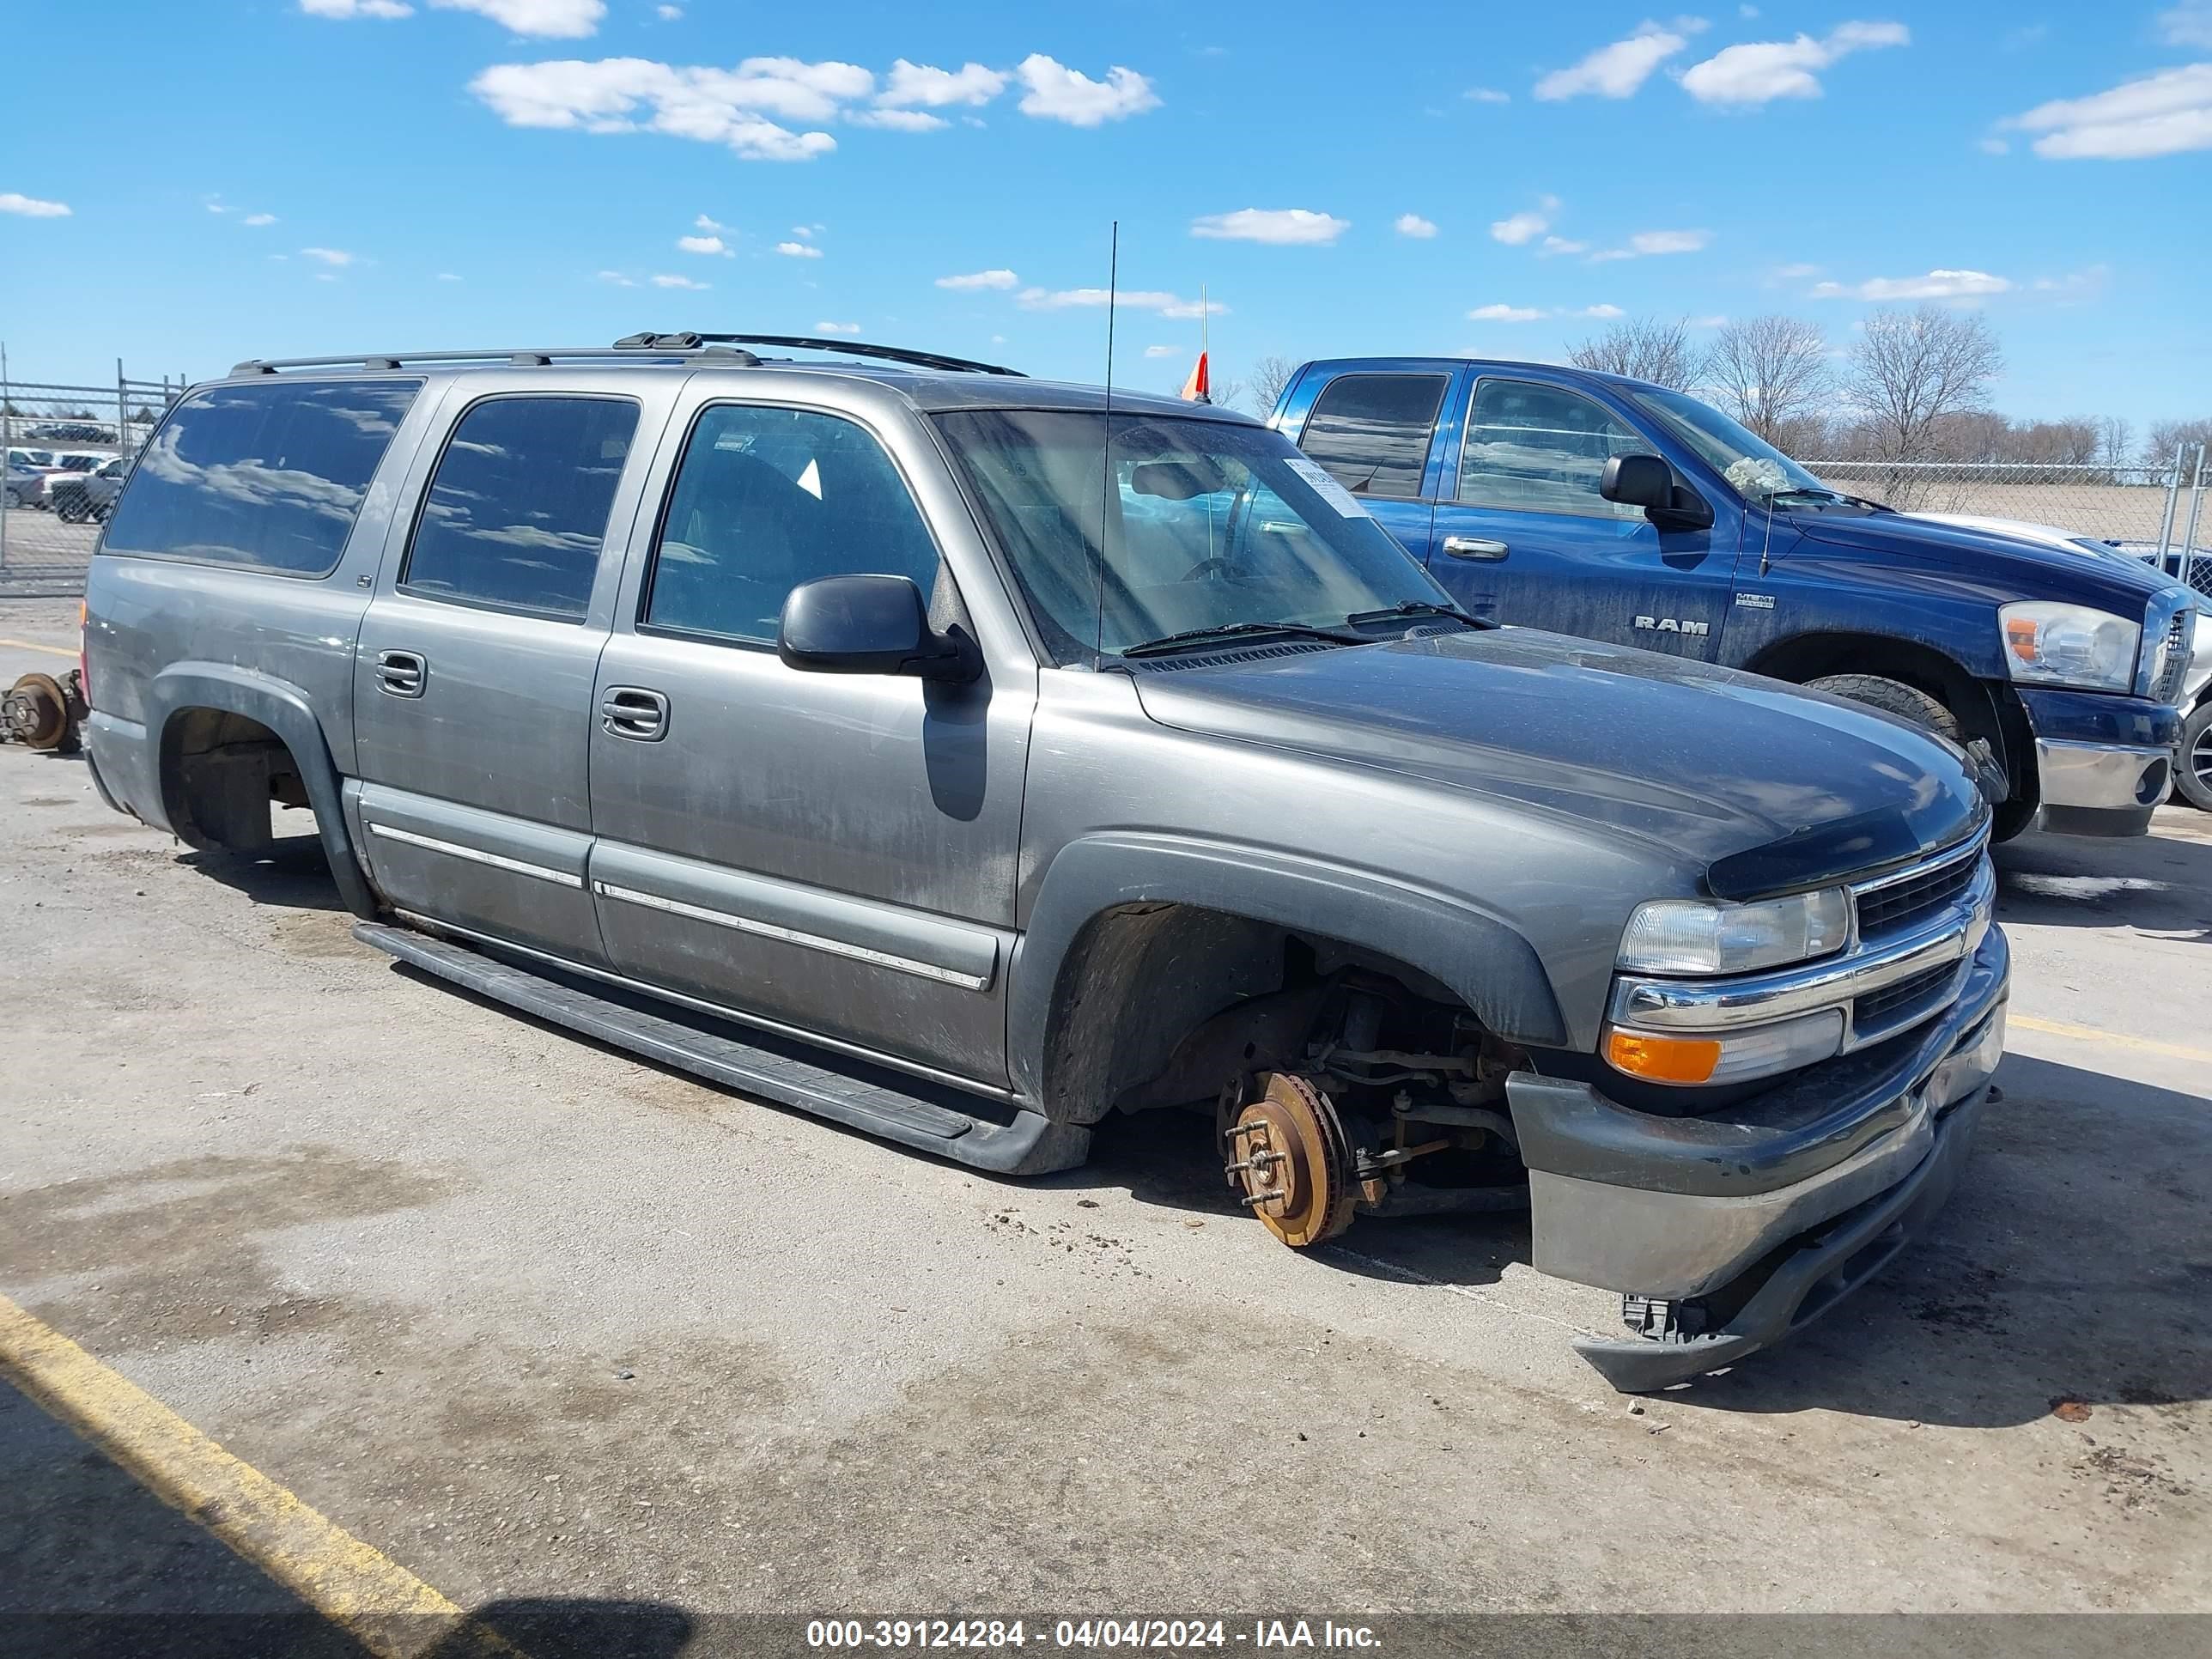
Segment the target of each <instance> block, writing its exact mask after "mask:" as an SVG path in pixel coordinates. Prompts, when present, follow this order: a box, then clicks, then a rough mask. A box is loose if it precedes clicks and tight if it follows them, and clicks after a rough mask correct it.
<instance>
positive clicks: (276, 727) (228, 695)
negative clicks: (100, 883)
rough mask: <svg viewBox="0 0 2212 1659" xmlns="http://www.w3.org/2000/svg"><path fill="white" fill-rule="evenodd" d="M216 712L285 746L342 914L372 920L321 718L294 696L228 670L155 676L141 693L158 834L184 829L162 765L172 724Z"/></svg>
mask: <svg viewBox="0 0 2212 1659" xmlns="http://www.w3.org/2000/svg"><path fill="white" fill-rule="evenodd" d="M191 708H214V709H219V710H221V711H222V712H223V713H225V714H242V715H244V716H245V717H246V719H247V720H258V721H259V722H260V723H261V724H262V725H264V726H267V727H268V728H269V729H270V731H271V732H275V733H276V735H277V736H278V737H279V738H283V741H284V746H285V748H287V749H288V750H290V751H291V754H292V761H293V764H294V765H295V766H296V767H297V768H298V769H299V773H300V781H301V785H302V786H303V787H305V788H306V790H307V802H308V805H311V806H312V807H313V809H314V813H315V829H316V831H317V833H318V834H319V835H320V836H321V837H322V842H323V853H324V855H325V857H326V858H327V859H328V860H329V861H330V866H331V876H332V878H334V879H335V880H336V881H337V887H338V896H339V897H341V898H343V900H344V901H345V905H346V908H347V909H349V910H350V911H352V912H353V913H354V915H357V916H360V917H362V919H364V920H366V921H374V920H376V917H377V914H378V911H377V904H376V896H375V894H374V892H372V891H371V890H370V888H369V885H368V878H367V877H366V876H365V875H363V873H362V867H361V865H360V863H359V861H358V860H356V858H355V856H354V848H353V837H352V836H351V834H350V833H349V831H348V830H347V829H346V819H345V809H344V805H343V802H342V800H341V799H340V796H339V793H338V770H337V763H335V762H334V761H332V760H331V745H330V740H329V738H327V737H326V736H325V733H324V731H323V723H322V720H321V718H320V717H319V715H317V714H316V713H315V710H314V708H313V705H312V704H310V703H309V702H308V701H307V696H306V695H305V694H304V693H303V692H301V690H300V689H299V688H298V687H297V686H295V685H292V684H289V683H288V682H286V681H283V680H279V679H272V678H270V677H269V676H268V675H265V674H257V673H254V672H253V671H252V670H250V669H245V668H240V667H237V666H234V665H232V664H229V663H219V662H180V663H175V664H173V665H170V666H169V667H167V668H165V669H163V670H162V671H161V672H160V673H158V674H156V675H155V677H154V678H153V681H152V683H151V684H149V686H148V688H147V692H146V716H147V718H146V736H147V742H148V744H149V747H150V748H151V749H152V750H153V757H154V761H155V766H156V768H157V774H156V775H157V776H158V777H159V778H160V780H161V813H162V817H163V819H164V821H165V822H164V826H163V827H165V828H167V829H170V830H172V831H174V829H175V827H176V825H177V824H178V823H180V822H182V815H181V813H180V812H179V802H178V800H177V799H176V797H175V794H174V793H173V792H174V790H175V787H176V785H175V781H174V778H173V775H172V769H171V768H169V767H167V765H164V764H162V762H163V760H164V759H165V750H166V748H167V742H168V730H169V724H170V722H171V721H172V720H174V719H175V718H176V716H177V715H179V714H182V713H183V712H184V711H185V710H186V709H191Z"/></svg>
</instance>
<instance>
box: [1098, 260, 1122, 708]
mask: <svg viewBox="0 0 2212 1659" xmlns="http://www.w3.org/2000/svg"><path fill="white" fill-rule="evenodd" d="M1120 288H1121V221H1120V220H1119V219H1116V220H1115V221H1114V228H1113V234H1112V237H1111V239H1110V240H1109V242H1108V244H1107V252H1106V415H1105V427H1106V441H1105V443H1104V444H1103V446H1102V447H1101V452H1100V453H1102V454H1103V457H1104V459H1103V461H1102V462H1101V463H1100V465H1099V469H1098V470H1099V479H1098V586H1097V617H1096V620H1095V626H1096V631H1095V632H1094V633H1093V634H1092V635H1091V668H1092V670H1093V671H1095V672H1098V673H1103V672H1105V671H1106V533H1107V526H1109V525H1110V524H1111V523H1112V522H1113V517H1112V513H1111V511H1110V509H1111V508H1112V507H1113V505H1114V309H1115V303H1116V300H1117V297H1118V293H1119V290H1120Z"/></svg>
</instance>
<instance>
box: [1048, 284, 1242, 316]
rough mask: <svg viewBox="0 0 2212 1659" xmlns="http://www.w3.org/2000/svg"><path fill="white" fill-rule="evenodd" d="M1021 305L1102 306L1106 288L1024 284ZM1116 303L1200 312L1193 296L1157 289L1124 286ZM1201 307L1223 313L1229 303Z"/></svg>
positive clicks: (1174, 313)
mask: <svg viewBox="0 0 2212 1659" xmlns="http://www.w3.org/2000/svg"><path fill="white" fill-rule="evenodd" d="M1019 298H1020V302H1021V304H1022V306H1023V307H1024V308H1025V309H1027V310H1030V311H1065V310H1066V309H1067V308H1068V307H1071V306H1103V305H1104V304H1105V303H1106V301H1107V292H1106V290H1105V289H1103V288H1063V289H1042V288H1025V289H1023V290H1022V292H1021V295H1020V296H1019ZM1113 299H1114V303H1115V305H1117V306H1126V307H1128V308H1129V309H1130V310H1132V311H1157V312H1158V313H1159V314H1160V315H1161V316H1163V317H1172V318H1176V319H1184V318H1192V317H1196V316H1198V315H1199V314H1200V305H1199V302H1198V301H1195V300H1186V299H1184V298H1183V297H1182V295H1176V294H1169V293H1165V292H1164V291H1162V290H1160V289H1122V290H1121V292H1120V293H1119V294H1116V295H1114V296H1113ZM1204 310H1205V311H1206V313H1208V314H1210V315H1212V316H1215V317H1226V316H1227V315H1228V314H1229V307H1227V306H1225V305H1224V304H1222V303H1221V301H1218V300H1215V301H1211V302H1210V303H1208V304H1207V305H1206V307H1204Z"/></svg>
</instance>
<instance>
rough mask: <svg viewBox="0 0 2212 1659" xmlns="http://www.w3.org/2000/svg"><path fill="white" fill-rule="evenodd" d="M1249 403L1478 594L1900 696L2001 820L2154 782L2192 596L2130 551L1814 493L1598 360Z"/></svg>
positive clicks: (1784, 460)
mask: <svg viewBox="0 0 2212 1659" xmlns="http://www.w3.org/2000/svg"><path fill="white" fill-rule="evenodd" d="M1270 423H1271V424H1272V425H1273V426H1274V427H1275V428H1277V429H1278V430H1279V431H1280V432H1282V433H1283V434H1284V435H1286V436H1287V437H1289V438H1290V439H1291V441H1293V442H1295V443H1296V444H1297V445H1298V447H1300V448H1302V449H1304V451H1305V452H1306V453H1307V455H1308V456H1310V458H1311V459H1314V460H1315V461H1317V462H1319V463H1320V464H1321V465H1322V466H1323V467H1325V468H1326V469H1328V471H1329V472H1330V473H1331V474H1332V475H1334V477H1335V478H1336V480H1337V482H1338V483H1341V484H1342V485H1343V486H1344V487H1345V489H1347V490H1350V491H1351V492H1352V494H1353V495H1357V496H1358V498H1359V500H1360V501H1361V502H1362V503H1363V504H1364V506H1365V507H1367V509H1368V510H1369V511H1370V513H1373V514H1374V516H1375V517H1376V519H1377V520H1380V521H1381V522H1382V524H1383V526H1384V527H1385V528H1386V529H1388V530H1389V532H1391V534H1393V535H1394V536H1395V537H1396V538H1398V540H1399V541H1400V542H1401V543H1402V544H1404V545H1405V547H1406V548H1407V550H1408V551H1409V552H1411V553H1412V554H1413V556H1414V557H1415V558H1416V559H1418V560H1419V561H1421V562H1423V563H1424V564H1425V565H1426V566H1427V568H1428V569H1429V572H1430V574H1431V575H1433V576H1435V577H1436V578H1437V580H1439V581H1440V582H1442V583H1443V585H1444V586H1445V587H1446V588H1448V589H1449V591H1450V592H1451V595H1452V597H1453V598H1454V599H1457V600H1458V601H1459V602H1460V603H1461V604H1462V605H1464V606H1466V607H1467V609H1468V610H1469V611H1473V612H1474V613H1475V614H1476V615H1477V616H1480V617H1485V618H1492V619H1495V620H1497V621H1499V622H1504V623H1521V624H1524V625H1527V626H1529V627H1534V628H1543V629H1552V630H1554V631H1556V632H1559V633H1562V634H1572V635H1582V636H1583V637H1585V638H1589V639H1595V640H1607V641H1616V642H1618V643H1620V644H1624V645H1637V646H1642V647H1645V648H1646V649H1650V650H1656V651H1664V652H1670V653H1674V654H1676V655H1680V656H1684V657H1693V658H1697V659H1700V660H1702V661H1705V662H1712V663H1720V664H1723V665H1727V666H1729V667H1732V668H1743V669H1748V670H1750V671H1753V672H1754V673H1759V674H1766V675H1771V676H1772V677H1774V678H1778V679H1783V680H1789V681H1791V682H1793V683H1795V684H1800V685H1804V686H1808V687H1810V688H1812V689H1813V690H1820V691H1826V692H1829V693H1832V694H1833V695H1835V696H1844V697H1850V698H1852V699H1855V700H1856V701H1857V702H1863V703H1869V704H1871V705H1873V706H1874V707H1875V708H1881V709H1883V710H1885V711H1887V712H1888V713H1890V714H1896V715H1899V716H1902V717H1904V718H1905V719H1908V720H1913V721H1916V722H1917V723H1918V724H1920V725H1923V726H1927V727H1929V728H1930V729H1932V730H1934V731H1935V732H1938V733H1939V734H1940V735H1942V736H1943V737H1945V738H1949V739H1950V740H1951V741H1953V742H1954V743H1956V744H1960V746H1961V747H1965V748H1967V749H1969V750H1972V751H1973V752H1974V753H1975V754H1976V755H1977V756H1978V757H1979V758H1980V759H1981V760H1982V762H1983V777H1984V789H1985V790H1986V791H1987V793H1989V794H1990V797H1991V799H1992V800H1993V801H1994V802H1995V804H1996V834H1997V836H1998V837H1999V838H2001V839H2002V838H2003V837H2006V836H2015V835H2018V834H2019V833H2020V832H2021V831H2022V830H2023V829H2027V828H2028V827H2029V826H2030V825H2032V824H2037V825H2040V827H2042V828H2044V829H2051V830H2057V831H2061V832H2063V833H2067V834H2072V835H2090V836H2133V835H2141V834H2142V833H2143V832H2144V830H2146V829H2148V827H2149V823H2150V817H2151V812H2152V810H2153V808H2154V806H2155V805H2157V804H2158V803H2159V802H2160V801H2162V800H2164V799H2166V791H2167V788H2168V787H2169V785H2170V782H2171V779H2172V747H2173V743H2174V739H2175V734H2176V732H2177V729H2178V724H2179V716H2178V714H2177V713H2176V710H2175V707H2174V705H2175V703H2176V702H2177V701H2178V700H2179V696H2180V694H2181V689H2182V684H2183V681H2184V679H2185V677H2186V676H2187V673H2188V670H2189V658H2190V641H2191V632H2192V616H2193V610H2194V607H2195V606H2196V605H2197V604H2199V603H2201V600H2200V599H2199V596H2198V595H2197V594H2195V593H2192V592H2191V591H2190V590H2189V589H2188V588H2187V587H2185V586H2182V585H2181V584H2180V583H2179V582H2175V581H2172V580H2168V579H2167V578H2166V577H2164V576H2163V575H2161V574H2160V573H2158V572H2157V571H2155V570H2153V569H2150V568H2142V569H2133V568H2129V567H2128V566H2127V565H2126V564H2124V563H2122V562H2118V561H2117V560H2113V561H2094V560H2087V559H2081V558H2077V557H2072V556H2068V555H2067V554H2065V553H2064V552H2062V551H2057V550H2052V549H2050V548H2047V547H2042V546H2039V545H2037V544H2033V543H2031V542H2027V541H2024V540H2015V538H2010V537H2007V536H2002V535H1994V534H1990V533H1989V532H1983V531H1976V530H1967V529H1961V528H1959V527H1956V526H1947V525H1942V524H1937V523H1933V522H1930V521H1929V520H1923V519H1917V518H1912V517H1909V516H1907V515H1905V514H1902V513H1893V512H1891V511H1890V510H1889V509H1888V508H1887V507H1881V506H1879V505H1877V504H1875V503H1874V502H1871V501H1862V500H1859V499H1857V498H1855V497H1852V496H1849V495H1841V494H1838V492H1836V491H1834V490H1832V489H1828V488H1827V487H1826V486H1825V485H1823V484H1822V483H1820V480H1819V479H1817V478H1815V477H1813V475H1812V474H1811V473H1809V472H1808V471H1806V470H1805V469H1804V468H1803V467H1802V466H1800V465H1797V463H1796V462H1795V461H1793V460H1791V459H1790V458H1789V457H1788V456H1786V455H1784V454H1783V453H1781V452H1780V451H1779V450H1778V449H1776V448H1774V447H1772V446H1771V445H1770V444H1768V443H1765V441H1762V440H1760V439H1759V438H1758V437H1756V436H1754V435H1753V434H1752V433H1750V432H1749V431H1747V430H1746V429H1745V428H1743V427H1741V425H1739V424H1737V422H1735V421H1733V420H1730V419H1729V417H1728V416H1725V415H1723V414H1722V413H1721V412H1720V411H1719V410H1716V409H1714V408H1712V407H1711V406H1710V405H1709V404H1704V403H1701V402H1699V400H1698V399H1697V398H1692V397H1691V396H1689V395H1687V394H1686V393H1684V392H1674V391H1669V390H1668V389H1667V388H1666V387H1663V386H1653V385H1650V384H1648V383H1646V382H1644V381H1640V380H1628V379H1626V378H1623V377H1622V376H1620V375H1615V374H1595V373H1592V372H1590V371H1588V370H1583V369H1577V368H1562V367H1559V366H1557V365H1553V364H1540V363H1507V362H1468V361H1467V360H1464V359H1460V358H1413V357H1370V358H1358V359H1337V360H1334V361H1330V362H1312V363H1308V364H1306V365H1305V366H1304V368H1301V369H1300V370H1299V371H1298V372H1297V374H1296V375H1295V376H1293V377H1292V379H1291V383H1290V385H1289V386H1287V387H1285V390H1284V392H1283V397H1282V401H1281V402H1280V403H1279V404H1278V405H1277V406H1276V409H1275V411H1274V415H1273V419H1272V421H1271V422H1270ZM1984 744H1986V750H1984V749H1983V747H1982V745H1984Z"/></svg>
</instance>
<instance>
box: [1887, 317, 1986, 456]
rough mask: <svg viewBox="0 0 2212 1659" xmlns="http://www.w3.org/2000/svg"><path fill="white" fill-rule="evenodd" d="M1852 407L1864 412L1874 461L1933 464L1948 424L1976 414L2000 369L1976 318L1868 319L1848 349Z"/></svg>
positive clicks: (1983, 327)
mask: <svg viewBox="0 0 2212 1659" xmlns="http://www.w3.org/2000/svg"><path fill="white" fill-rule="evenodd" d="M1850 365H1851V373H1850V395H1851V401H1852V402H1853V403H1855V404H1857V405H1858V406H1859V407H1860V408H1861V409H1862V410H1864V411H1865V414H1866V427H1867V436H1868V437H1869V439H1870V440H1871V441H1872V447H1873V448H1874V450H1875V458H1876V459H1881V460H1885V461H1927V460H1935V459H1940V450H1941V443H1940V439H1941V436H1942V429H1943V427H1944V424H1945V422H1946V421H1947V420H1949V419H1950V418H1951V417H1953V416H1959V415H1963V414H1966V413H1967V412H1969V411H1972V410H1979V409H1981V408H1983V407H1984V404H1986V403H1987V402H1988V398H1989V390H1990V381H1991V380H1995V379H1996V377H1997V375H1998V374H1999V373H2000V372H2001V371H2002V369H2003V368H2004V351H2003V349H2002V348H2001V347H2000V346H1999V345H1998V343H1997V337H1996V331H1995V330H1994V329H1992V328H1990V325H1989V323H1988V321H1987V319H1984V317H1983V316H1982V314H1981V313H1979V312H1975V311H1948V310H1946V309H1945V308H1944V307H1942V306H1936V305H1923V306H1921V307H1918V308H1917V309H1915V310H1912V311H1876V312H1872V313H1869V315H1868V317H1867V319H1866V322H1865V324H1864V325H1863V329H1862V331H1861V333H1860V335H1859V337H1858V338H1857V340H1856V341H1854V342H1853V343H1852V344H1851V349H1850Z"/></svg>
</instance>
